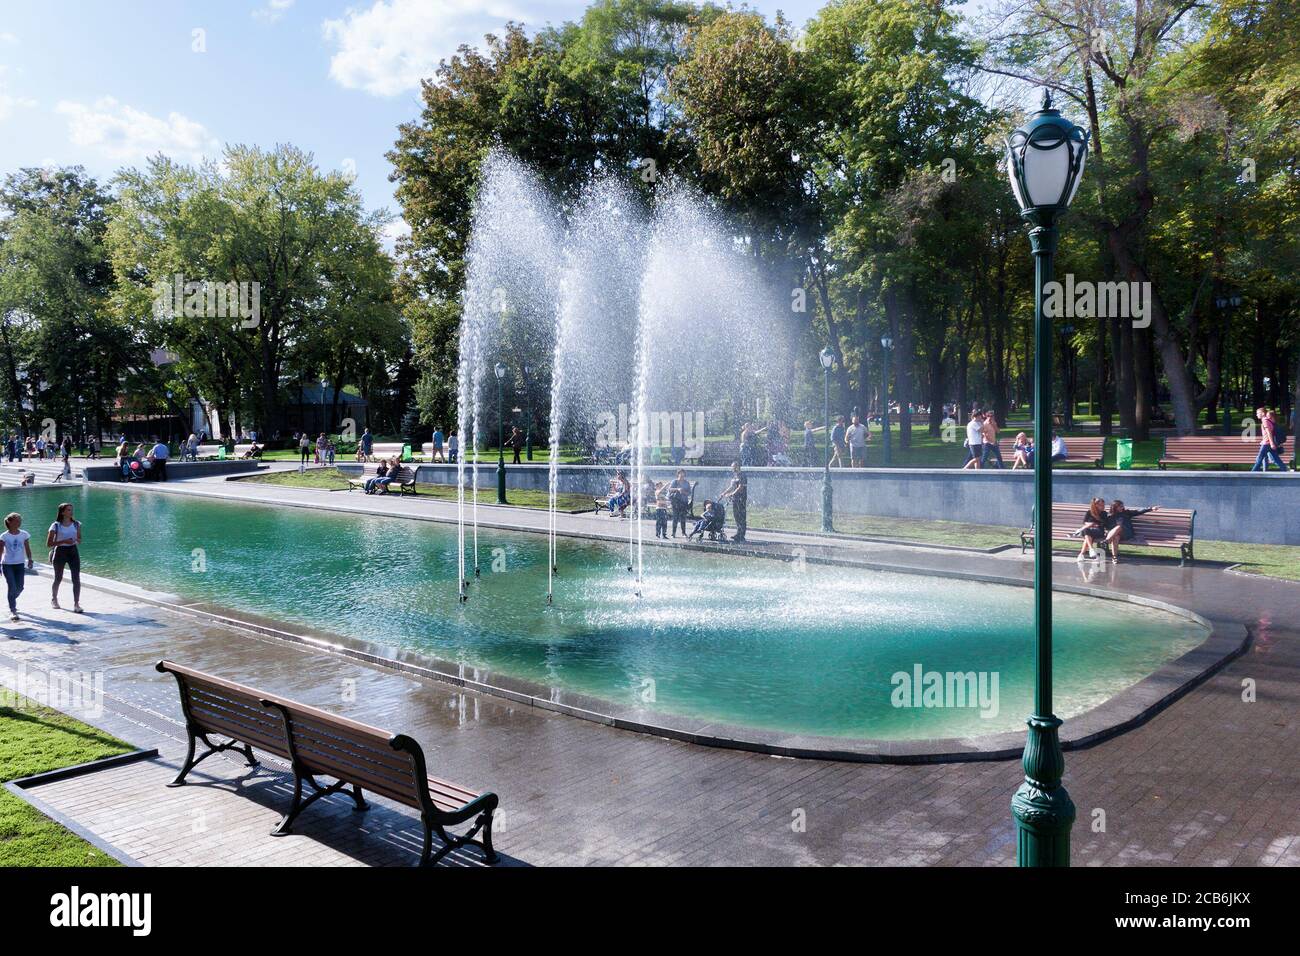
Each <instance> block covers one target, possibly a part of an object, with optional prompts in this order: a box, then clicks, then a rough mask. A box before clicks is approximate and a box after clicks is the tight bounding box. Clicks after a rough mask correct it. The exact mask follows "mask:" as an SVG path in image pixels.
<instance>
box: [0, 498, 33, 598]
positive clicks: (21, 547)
mask: <svg viewBox="0 0 1300 956" xmlns="http://www.w3.org/2000/svg"><path fill="white" fill-rule="evenodd" d="M22 523H23V516H22V515H20V514H19V513H18V512H16V511H13V512H10V513H9V514H8V515H7V516H6V517H5V530H4V533H3V534H0V542H3V545H4V577H5V590H6V592H7V597H8V598H9V620H11V621H16V620H18V595H20V594H22V593H23V583H24V581H23V579H24V577H25V575H26V572H27V571H30V570H31V569H32V545H31V537H32V536H31V535H30V534H28V533H27V532H26V531H23V530H22ZM24 559H25V560H24Z"/></svg>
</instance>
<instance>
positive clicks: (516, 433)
mask: <svg viewBox="0 0 1300 956" xmlns="http://www.w3.org/2000/svg"><path fill="white" fill-rule="evenodd" d="M506 444H507V445H509V446H510V447H511V448H512V449H514V453H515V454H514V460H513V462H512V464H515V465H518V464H519V463H520V462H519V449H521V448H523V447H524V433H523V432H521V431H520V430H519V426H518V425H513V426H511V428H510V437H509V438H508V439H507V440H506Z"/></svg>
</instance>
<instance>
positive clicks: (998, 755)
mask: <svg viewBox="0 0 1300 956" xmlns="http://www.w3.org/2000/svg"><path fill="white" fill-rule="evenodd" d="M192 493H193V492H192ZM199 493H201V492H199ZM205 496H206V495H205ZM213 497H218V498H222V499H223V500H230V499H229V498H228V497H227V496H223V495H221V494H220V493H219V492H217V493H216V494H215V495H213ZM235 500H245V501H246V500H247V499H238V498H236V499H235ZM253 503H262V504H264V503H265V502H259V501H254V502H253ZM286 504H287V502H286ZM298 506H299V507H313V505H309V504H307V503H298ZM314 507H321V506H320V505H315V506H314ZM330 510H347V511H357V510H358V509H351V508H337V509H330ZM377 513H381V514H385V516H387V517H391V516H392V515H390V514H387V513H382V512H377ZM412 517H417V516H412ZM418 517H419V518H421V519H422V520H442V521H444V522H445V521H446V519H439V518H436V517H433V516H427V515H421V516H418ZM480 525H482V526H486V527H493V528H496V529H500V530H509V531H516V532H525V533H528V532H531V533H534V534H536V533H543V534H544V533H545V531H544V530H540V531H539V530H537V529H527V528H517V527H513V526H511V525H509V524H507V523H496V524H491V525H487V524H485V523H484V522H480ZM565 537H576V538H586V539H593V540H609V538H608V537H607V536H604V535H598V534H594V533H589V532H584V533H565ZM708 550H716V551H719V552H722V551H726V552H729V553H740V554H744V555H748V556H751V557H763V558H768V559H769V560H771V559H775V560H790V558H791V556H790V555H788V554H785V553H774V552H772V551H770V550H766V549H763V548H755V547H750V548H742V549H737V548H735V547H734V546H728V547H726V548H723V547H721V546H716V547H712V548H708ZM803 559H804V560H806V561H810V562H813V563H818V564H829V565H837V566H851V567H857V568H868V569H873V570H881V571H889V572H892V573H900V574H919V575H925V576H930V577H950V578H956V579H960V580H973V581H980V582H985V583H990V584H1001V585H1006V586H1009V587H1021V588H1024V587H1032V586H1033V585H1032V583H1031V582H1026V581H1024V580H1021V579H1019V578H1013V577H1008V576H1004V575H996V574H987V573H974V572H967V571H958V570H952V569H935V568H924V567H908V566H905V565H899V564H894V563H885V562H880V561H874V562H873V561H871V560H855V559H852V558H850V557H838V558H830V557H823V556H820V555H812V554H809V555H805V556H804V557H803ZM82 579H83V582H85V583H87V584H88V585H89V586H91V587H96V588H100V589H102V590H106V591H110V592H112V593H116V594H119V595H122V596H125V597H129V598H132V599H135V600H139V601H142V602H144V603H148V604H153V605H157V606H160V607H164V608H167V609H170V610H172V611H175V612H178V613H181V614H185V615H189V616H192V617H197V618H200V619H203V620H208V621H212V622H215V623H220V624H225V625H227V626H231V627H234V628H237V629H243V630H250V631H253V632H255V633H258V634H261V635H263V636H267V637H272V638H276V639H279V640H284V641H288V642H292V643H296V644H300V645H305V646H308V647H312V648H315V649H318V650H321V651H325V652H327V653H332V654H338V655H341V656H344V657H348V658H351V659H353V660H358V661H362V662H365V663H368V664H372V665H377V666H380V667H386V668H391V669H394V670H397V671H401V672H406V673H410V674H415V675H419V676H422V677H426V678H430V679H433V680H438V681H441V682H444V683H448V684H452V685H454V686H458V687H463V688H465V689H466V690H470V691H474V692H476V693H481V694H487V695H491V696H493V697H498V698H501V699H505V700H509V701H512V702H515V703H518V704H523V705H527V706H530V707H537V708H539V709H542V710H549V711H553V712H555V713H561V714H566V715H568V716H571V717H577V718H579V719H583V720H590V721H594V722H596V723H600V724H605V725H607V726H611V727H618V728H621V729H624V730H632V731H637V732H640V733H646V734H652V735H654V736H659V737H667V738H671V739H676V740H683V741H687V742H689V743H694V744H699V745H701V746H710V747H721V748H728V749H736V750H746V751H751V752H756V753H768V754H773V755H776V756H783V757H800V758H811V759H823V760H844V761H862V762H877V763H936V762H953V761H974V760H1007V759H1014V758H1016V757H1019V756H1020V755H1021V753H1022V751H1023V748H1024V734H1023V733H1022V732H1005V733H999V734H989V735H982V736H972V737H963V738H942V739H932V740H872V739H856V738H847V737H830V736H816V735H808V734H798V733H785V732H781V731H774V730H766V729H762V728H754V727H745V726H738V725H733V724H727V723H721V722H714V721H708V720H701V719H697V718H690V717H681V716H676V715H672V714H664V713H660V712H657V711H652V710H647V709H644V708H636V707H629V706H626V705H620V704H616V703H613V702H611V701H607V700H604V699H601V698H596V697H591V696H587V695H583V694H578V693H574V692H571V691H566V690H563V689H561V688H558V687H550V686H547V685H543V684H539V683H535V682H532V681H527V680H521V679H519V678H515V677H511V676H509V675H506V674H500V673H496V672H493V671H490V670H487V669H483V668H477V667H472V666H468V665H466V664H463V663H458V662H452V661H446V660H442V659H439V658H436V657H432V656H429V655H426V654H423V653H420V652H418V651H414V650H411V649H408V648H397V647H391V646H386V645H381V644H375V643H372V642H369V641H365V640H363V639H359V638H354V637H351V636H345V635H340V634H337V633H333V632H330V631H325V630H317V629H313V628H307V627H301V626H297V625H287V624H285V623H283V622H280V621H276V620H273V619H268V618H264V617H260V616H257V615H253V614H250V613H247V612H242V611H238V610H234V609H230V608H225V607H222V606H219V605H215V604H211V603H206V602H190V601H186V600H185V599H184V598H182V597H181V596H179V595H175V594H168V593H163V592H156V591H150V590H148V589H145V588H140V587H136V586H134V585H130V584H126V583H123V582H118V581H113V580H110V579H106V578H100V577H97V576H93V575H89V574H85V573H83V575H82ZM1053 590H1055V591H1059V592H1062V593H1071V594H1078V595H1083V596H1088V597H1093V598H1097V599H1099V600H1112V601H1123V602H1126V603H1130V604H1136V605H1140V606H1144V607H1149V608H1153V609H1156V610H1160V611H1164V612H1167V613H1171V614H1174V615H1177V616H1180V617H1183V618H1184V619H1186V620H1190V621H1193V622H1194V623H1196V624H1198V625H1200V626H1202V627H1205V628H1206V629H1207V631H1208V634H1207V637H1206V639H1205V640H1204V641H1203V642H1202V643H1200V644H1199V645H1197V646H1196V647H1194V648H1192V649H1191V650H1189V651H1187V652H1186V653H1184V654H1183V655H1182V656H1180V657H1178V658H1176V659H1175V660H1173V661H1169V662H1166V663H1165V664H1163V665H1161V666H1160V667H1159V668H1157V669H1156V670H1155V671H1154V672H1152V673H1151V674H1149V675H1147V676H1146V677H1144V678H1143V679H1142V680H1140V681H1138V682H1137V683H1136V684H1134V685H1132V686H1130V687H1128V688H1126V689H1125V690H1123V691H1120V692H1119V693H1118V694H1116V695H1115V696H1113V697H1111V698H1109V699H1108V700H1106V701H1104V702H1103V703H1101V704H1099V705H1098V706H1097V707H1095V708H1093V709H1091V710H1089V711H1086V712H1084V713H1083V714H1079V715H1077V716H1075V717H1071V718H1069V719H1068V720H1066V722H1065V723H1064V725H1063V726H1062V728H1061V745H1062V747H1063V748H1064V749H1066V750H1074V749H1079V748H1081V747H1089V746H1093V745H1095V744H1097V743H1100V742H1102V741H1104V740H1107V739H1109V738H1111V737H1113V736H1115V735H1117V734H1120V733H1123V732H1124V731H1126V730H1129V729H1131V728H1133V727H1136V726H1138V725H1140V724H1142V723H1144V722H1145V721H1147V720H1149V719H1150V718H1151V717H1152V716H1154V715H1155V714H1157V713H1159V712H1160V711H1161V710H1163V709H1164V708H1166V707H1168V706H1169V705H1170V704H1172V703H1173V702H1174V701H1176V700H1178V699H1179V698H1180V697H1182V696H1183V695H1184V694H1186V693H1187V692H1188V691H1190V690H1192V689H1193V688H1194V687H1196V686H1197V685H1198V684H1200V683H1201V682H1203V681H1204V680H1206V679H1207V678H1209V677H1210V676H1211V675H1213V674H1214V673H1215V672H1216V671H1218V670H1219V669H1220V668H1222V667H1223V666H1224V665H1226V664H1227V663H1228V662H1229V661H1231V660H1232V659H1233V658H1235V657H1237V656H1238V655H1240V654H1241V653H1243V652H1244V651H1245V649H1246V647H1247V646H1248V644H1249V634H1248V632H1247V631H1246V628H1245V627H1243V626H1242V625H1240V624H1235V623H1230V622H1227V621H1211V620H1208V619H1206V618H1204V617H1202V616H1201V615H1199V614H1197V613H1195V612H1194V611H1191V610H1188V609H1186V608H1182V607H1179V606H1177V605H1173V604H1169V603H1167V602H1164V601H1160V600H1157V599H1154V598H1149V597H1145V596H1141V595H1133V594H1121V593H1116V592H1112V591H1106V590H1103V589H1099V588H1091V587H1086V586H1083V585H1073V584H1056V585H1055V586H1054V588H1053ZM291 627H292V628H293V629H292V630H290V629H289V628H291ZM227 676H232V679H238V675H227Z"/></svg>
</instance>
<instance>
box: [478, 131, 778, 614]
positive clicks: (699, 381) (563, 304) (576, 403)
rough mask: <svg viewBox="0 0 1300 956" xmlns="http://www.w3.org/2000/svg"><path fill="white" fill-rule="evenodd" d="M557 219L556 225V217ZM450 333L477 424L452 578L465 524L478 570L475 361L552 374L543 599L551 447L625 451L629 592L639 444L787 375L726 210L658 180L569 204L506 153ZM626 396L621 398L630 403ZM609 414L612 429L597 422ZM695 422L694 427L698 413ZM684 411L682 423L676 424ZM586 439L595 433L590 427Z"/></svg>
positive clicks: (639, 548) (646, 445)
mask: <svg viewBox="0 0 1300 956" xmlns="http://www.w3.org/2000/svg"><path fill="white" fill-rule="evenodd" d="M562 221H563V222H564V226H563V228H562V227H561V222H562ZM466 260H467V272H466V289H465V300H464V301H465V311H464V318H463V323H462V327H461V335H460V347H461V354H460V365H459V373H458V391H457V399H458V402H457V404H458V415H459V427H460V429H461V431H462V433H463V432H464V431H465V430H466V428H467V427H468V426H469V425H470V424H472V428H473V455H474V459H473V462H472V466H471V470H472V488H471V489H470V495H471V498H470V508H469V511H470V513H469V514H468V515H467V514H466V505H465V500H466V476H465V471H466V467H467V466H466V464H465V462H464V458H465V457H466V456H465V455H462V456H461V463H460V465H459V466H458V469H457V485H458V493H457V502H458V508H457V518H458V541H459V545H460V549H461V558H460V562H461V574H460V577H459V582H460V583H459V585H458V586H459V588H460V594H461V596H462V599H463V598H464V597H465V595H466V592H467V587H468V583H469V581H468V575H467V574H466V573H465V552H466V540H465V539H466V528H467V526H468V527H469V528H470V529H471V531H472V535H473V541H472V552H473V565H474V568H475V572H476V575H477V571H478V567H479V564H478V449H479V448H480V442H481V439H482V437H483V435H482V426H483V422H484V416H483V414H482V408H483V402H484V401H485V400H486V398H487V396H485V395H484V394H483V389H484V386H485V384H490V381H491V380H490V377H489V376H487V375H486V374H485V370H486V369H489V368H491V367H492V366H493V365H494V364H495V363H496V362H498V361H501V362H503V364H505V365H506V367H507V368H514V367H519V366H522V365H523V364H524V363H525V362H529V363H531V364H532V366H533V367H535V368H537V369H538V370H539V372H540V373H542V374H543V375H544V374H549V375H550V386H549V387H550V397H551V409H550V429H549V447H550V465H549V469H548V481H547V484H548V492H549V509H548V510H549V513H548V518H547V538H548V548H547V567H548V570H547V586H546V599H547V603H548V604H551V603H552V602H553V598H554V586H555V575H556V572H557V571H558V569H559V562H558V556H557V547H556V540H557V534H556V530H557V528H556V526H557V509H556V501H557V495H558V491H559V459H560V455H561V453H562V450H563V447H564V443H563V440H564V438H565V437H566V436H567V437H568V438H569V440H570V441H574V440H576V441H577V443H578V444H579V445H581V446H584V447H598V448H599V447H601V446H605V447H606V448H607V447H608V446H610V445H612V446H613V447H614V450H615V454H614V455H613V456H612V464H611V467H614V468H617V467H619V464H620V454H619V453H620V452H621V451H622V450H626V451H627V453H628V455H629V460H628V461H627V467H628V468H629V470H630V471H631V482H632V488H633V500H632V504H631V506H630V507H629V513H630V514H631V515H632V516H633V517H632V519H631V521H630V522H629V525H628V543H627V570H628V572H630V573H631V574H632V575H633V577H632V582H633V584H632V588H633V593H634V594H635V595H638V596H639V595H640V593H641V588H642V584H643V580H644V568H645V558H644V530H643V524H642V522H641V520H639V518H638V515H639V513H640V510H641V508H642V507H643V506H644V507H652V506H653V503H652V502H643V501H642V500H641V494H640V489H641V487H642V485H643V482H644V481H645V478H646V474H647V472H646V466H647V456H648V455H649V454H650V453H651V450H652V449H657V448H660V447H662V446H664V445H673V444H681V443H684V442H685V440H686V434H687V433H688V432H690V433H694V434H695V438H696V440H702V438H703V434H702V433H703V425H704V423H705V421H706V419H707V416H708V415H709V414H716V413H717V412H719V411H722V412H725V413H727V414H729V415H730V416H731V417H732V418H733V419H735V418H738V417H739V416H740V415H742V414H747V413H748V412H747V409H748V407H749V406H747V405H745V404H743V403H742V401H741V397H742V396H744V397H748V396H764V397H765V398H766V399H767V400H768V401H769V402H772V401H775V402H776V403H778V404H780V403H782V402H783V401H784V400H785V398H786V397H787V396H786V395H785V393H784V391H783V389H787V388H788V382H789V376H788V375H784V374H772V373H773V371H774V370H777V371H779V370H781V369H785V368H788V367H789V358H788V356H789V351H788V346H787V339H788V336H789V334H790V328H789V327H790V325H791V323H789V322H788V320H786V317H788V315H789V313H788V306H784V307H783V303H782V301H781V299H780V298H779V297H778V296H776V295H774V294H773V293H772V291H771V290H770V289H769V288H768V286H767V284H766V283H765V282H764V281H763V280H762V278H761V276H760V274H759V269H758V267H757V265H756V260H754V259H753V258H752V257H751V256H748V255H747V254H746V251H745V249H744V248H743V246H741V245H740V244H738V243H737V241H736V239H735V238H734V235H733V233H732V232H731V231H729V230H728V229H727V228H726V225H725V222H724V220H723V219H722V217H720V216H719V215H718V214H717V213H716V212H715V211H714V210H713V208H712V207H711V206H710V205H709V204H708V203H707V202H706V201H705V200H703V199H702V198H701V197H700V196H699V195H698V194H696V193H694V192H693V191H692V190H690V189H689V188H687V187H685V186H681V185H674V184H671V183H663V184H661V185H660V187H659V191H658V194H657V197H656V202H655V205H654V209H653V211H651V212H649V213H648V212H647V211H646V210H645V208H644V205H643V204H642V203H641V201H640V200H639V199H638V198H637V197H636V196H634V194H633V193H632V192H631V191H630V190H629V189H628V188H627V187H626V186H624V185H622V184H621V183H619V182H618V181H617V180H615V179H613V178H609V177H604V178H597V179H594V180H593V181H592V182H591V183H589V184H588V185H587V187H586V188H585V189H584V190H583V191H582V193H581V195H580V196H579V197H578V199H577V201H576V202H575V203H574V205H573V206H572V208H570V209H567V210H563V211H562V210H561V207H560V204H559V203H558V201H557V200H555V199H554V198H553V197H552V196H550V195H549V194H548V192H547V191H546V189H545V188H544V187H543V185H542V184H541V183H540V181H539V180H538V179H537V177H536V176H535V175H534V174H533V173H531V172H530V171H529V170H528V169H527V168H526V167H525V166H523V165H522V164H520V163H519V162H518V161H517V160H515V159H513V158H511V157H509V156H507V155H506V154H504V153H503V152H500V151H496V152H494V153H492V154H491V155H490V156H489V158H488V160H487V161H486V162H485V164H484V171H483V177H482V185H481V187H480V191H479V195H478V198H477V201H476V203H475V207H474V216H473V235H472V237H471V240H470V245H469V249H468V252H467V257H466ZM629 401H630V409H629V407H628V406H629ZM600 421H604V422H605V423H609V422H616V423H617V428H616V429H615V433H614V434H612V435H611V434H608V429H606V430H605V431H604V432H602V431H601V430H600V429H598V428H597V422H600ZM697 422H698V426H696V423H697ZM683 423H685V427H683ZM593 436H594V437H593Z"/></svg>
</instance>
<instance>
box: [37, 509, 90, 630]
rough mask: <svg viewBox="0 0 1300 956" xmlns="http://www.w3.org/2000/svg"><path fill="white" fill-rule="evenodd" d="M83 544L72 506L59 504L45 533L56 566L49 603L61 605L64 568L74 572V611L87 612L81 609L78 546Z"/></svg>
mask: <svg viewBox="0 0 1300 956" xmlns="http://www.w3.org/2000/svg"><path fill="white" fill-rule="evenodd" d="M79 544H81V522H80V521H77V520H76V519H75V518H73V517H72V505H70V504H68V502H66V501H65V502H64V503H63V504H61V505H59V512H58V515H57V516H56V517H55V519H54V524H52V525H50V530H49V532H48V533H47V534H46V535H45V546H46V547H47V548H50V549H51V550H50V563H51V564H53V565H54V584H53V585H51V587H50V606H51V607H53V608H55V609H58V607H59V585H60V584H62V583H63V569H64V568H65V567H66V568H67V569H68V570H69V571H71V572H72V610H73V611H75V612H76V613H78V614H84V613H85V612H84V611H82V610H81V554H80V552H78V550H77V545H79Z"/></svg>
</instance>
